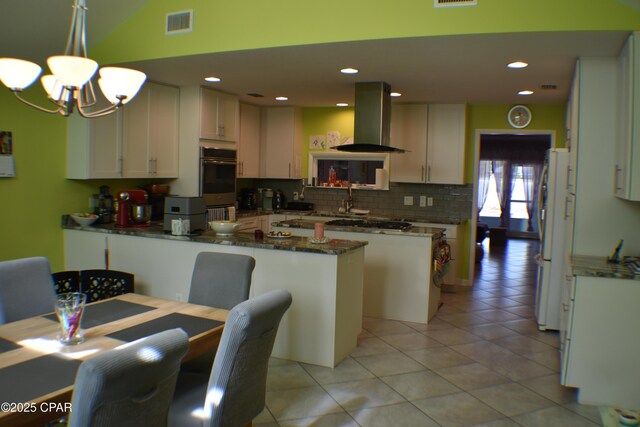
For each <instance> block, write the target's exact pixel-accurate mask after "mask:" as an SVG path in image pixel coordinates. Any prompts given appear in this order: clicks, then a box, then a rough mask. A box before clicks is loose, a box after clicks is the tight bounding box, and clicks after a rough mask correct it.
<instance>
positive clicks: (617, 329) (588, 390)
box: [561, 276, 640, 408]
mask: <svg viewBox="0 0 640 427" xmlns="http://www.w3.org/2000/svg"><path fill="white" fill-rule="evenodd" d="M638 285H639V282H638V281H637V280H625V279H613V278H604V277H586V276H577V277H576V278H575V281H574V282H573V289H572V298H571V301H570V304H569V307H568V311H569V312H568V314H567V319H568V326H567V332H566V340H565V348H564V359H565V360H564V362H565V364H564V366H565V367H566V368H565V370H564V372H563V375H562V376H561V381H562V384H564V385H567V386H571V387H577V388H579V391H578V402H579V403H582V404H591V405H609V406H615V407H627V408H638V407H640V366H639V363H638V358H637V354H638V352H640V340H638V339H637V336H638V332H637V325H638V324H640V311H639V310H638V307H637V302H638V301H639V300H640V286H638Z"/></svg>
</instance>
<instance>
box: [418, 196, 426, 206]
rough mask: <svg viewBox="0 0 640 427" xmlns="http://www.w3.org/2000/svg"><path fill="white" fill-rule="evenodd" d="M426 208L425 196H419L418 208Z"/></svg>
mask: <svg viewBox="0 0 640 427" xmlns="http://www.w3.org/2000/svg"><path fill="white" fill-rule="evenodd" d="M426 206H427V196H420V207H421V208H424V207H426Z"/></svg>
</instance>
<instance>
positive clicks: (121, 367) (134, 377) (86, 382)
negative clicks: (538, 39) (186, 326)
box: [69, 329, 189, 427]
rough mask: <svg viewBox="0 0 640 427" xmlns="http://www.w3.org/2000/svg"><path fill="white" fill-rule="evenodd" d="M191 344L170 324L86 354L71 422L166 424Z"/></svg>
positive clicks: (79, 425) (84, 426)
mask: <svg viewBox="0 0 640 427" xmlns="http://www.w3.org/2000/svg"><path fill="white" fill-rule="evenodd" d="M188 348H189V343H188V337H187V334H186V333H185V332H184V331H183V330H182V329H171V330H168V331H164V332H160V333H157V334H155V335H151V336H148V337H146V338H142V339H140V340H137V341H135V342H133V343H131V344H129V345H127V346H123V347H121V348H118V349H113V350H109V351H106V352H104V353H101V354H98V355H97V356H94V357H91V358H90V359H87V360H85V361H84V362H82V364H81V365H80V368H78V373H77V375H76V380H75V386H74V391H73V398H72V401H71V405H72V408H73V410H72V411H71V414H70V416H69V427H89V426H91V427H97V426H105V427H106V426H132V427H133V426H136V427H140V426H149V427H156V426H161V425H166V424H167V414H168V412H169V406H170V404H171V399H172V396H173V391H174V389H175V385H176V379H177V377H178V371H179V370H180V361H181V360H182V358H183V357H184V355H185V354H186V352H187V349H188Z"/></svg>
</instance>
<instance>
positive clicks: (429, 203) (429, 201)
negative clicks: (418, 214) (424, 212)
mask: <svg viewBox="0 0 640 427" xmlns="http://www.w3.org/2000/svg"><path fill="white" fill-rule="evenodd" d="M427 206H433V197H429V198H428V199H427Z"/></svg>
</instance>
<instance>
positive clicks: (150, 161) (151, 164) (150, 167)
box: [149, 158, 153, 175]
mask: <svg viewBox="0 0 640 427" xmlns="http://www.w3.org/2000/svg"><path fill="white" fill-rule="evenodd" d="M149 173H150V174H151V175H153V158H150V159H149Z"/></svg>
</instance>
